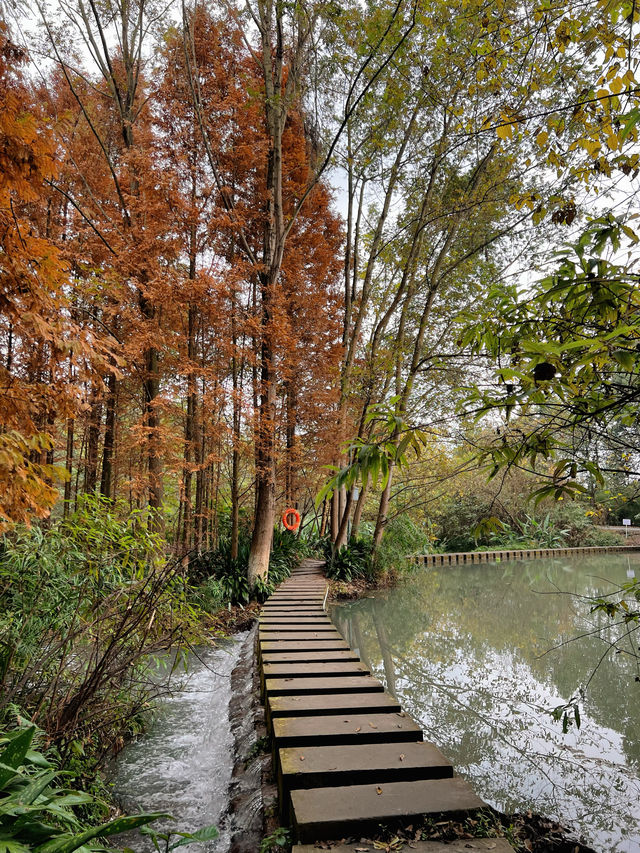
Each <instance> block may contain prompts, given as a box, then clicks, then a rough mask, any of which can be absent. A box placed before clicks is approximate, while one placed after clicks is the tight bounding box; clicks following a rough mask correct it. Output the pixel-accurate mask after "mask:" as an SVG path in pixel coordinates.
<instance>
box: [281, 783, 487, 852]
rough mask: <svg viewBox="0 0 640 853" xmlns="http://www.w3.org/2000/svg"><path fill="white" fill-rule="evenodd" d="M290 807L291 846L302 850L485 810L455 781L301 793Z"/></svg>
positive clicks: (468, 789)
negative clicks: (319, 843) (302, 845)
mask: <svg viewBox="0 0 640 853" xmlns="http://www.w3.org/2000/svg"><path fill="white" fill-rule="evenodd" d="M291 804H292V811H293V815H292V816H293V834H294V837H295V840H296V841H299V842H302V843H305V844H309V843H313V842H315V841H326V840H328V839H331V838H336V839H340V838H345V837H346V836H352V835H363V834H365V833H369V832H379V831H380V825H381V824H382V825H386V826H388V827H389V828H391V827H393V826H398V825H399V824H400V825H401V824H406V823H410V822H412V821H415V820H419V819H421V818H422V817H423V816H424V815H438V816H440V815H442V817H443V818H449V817H453V816H456V817H457V816H463V815H465V814H468V813H469V812H472V811H475V810H477V809H481V808H482V807H483V806H484V805H485V803H483V802H482V800H481V799H480V798H479V797H477V796H476V795H475V794H474V793H473V790H472V789H471V786H470V785H469V784H468V783H467V782H465V781H464V780H463V779H460V778H459V777H454V778H453V779H436V780H417V781H414V782H386V783H385V784H384V785H375V784H370V785H350V786H346V787H345V786H339V787H335V788H314V789H310V790H303V789H299V790H294V791H292V792H291Z"/></svg>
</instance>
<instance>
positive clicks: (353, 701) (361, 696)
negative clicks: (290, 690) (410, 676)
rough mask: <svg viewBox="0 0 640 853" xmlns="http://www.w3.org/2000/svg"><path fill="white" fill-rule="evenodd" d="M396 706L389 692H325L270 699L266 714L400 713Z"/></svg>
mask: <svg viewBox="0 0 640 853" xmlns="http://www.w3.org/2000/svg"><path fill="white" fill-rule="evenodd" d="M400 710H401V709H400V705H399V703H398V702H397V701H396V700H395V699H394V698H393V697H392V696H390V695H389V694H388V693H337V694H336V695H335V696H332V695H331V694H326V693H319V694H313V693H312V694H309V695H306V696H304V695H303V696H270V697H269V700H268V703H267V714H268V715H269V716H271V717H304V716H311V717H313V716H319V715H327V714H338V715H342V716H344V715H345V714H349V713H352V714H353V713H371V714H386V713H393V714H398V713H400Z"/></svg>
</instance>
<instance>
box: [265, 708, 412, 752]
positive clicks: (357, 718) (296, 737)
mask: <svg viewBox="0 0 640 853" xmlns="http://www.w3.org/2000/svg"><path fill="white" fill-rule="evenodd" d="M271 725H272V730H273V737H274V740H275V746H276V749H283V748H284V747H286V746H294V747H304V746H336V745H338V744H350V743H351V744H361V743H363V744H366V743H368V744H372V743H406V742H407V741H421V740H422V729H421V728H420V726H417V725H416V724H415V723H414V722H413V720H412V719H411V717H408V716H406V715H404V716H401V715H400V714H349V716H348V717H347V716H345V715H344V714H342V715H337V714H329V715H322V716H315V717H312V716H308V717H274V718H273V719H272V721H271Z"/></svg>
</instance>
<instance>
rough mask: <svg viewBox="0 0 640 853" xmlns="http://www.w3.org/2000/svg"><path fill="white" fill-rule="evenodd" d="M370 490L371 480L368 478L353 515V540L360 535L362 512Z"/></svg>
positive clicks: (363, 485) (361, 490)
mask: <svg viewBox="0 0 640 853" xmlns="http://www.w3.org/2000/svg"><path fill="white" fill-rule="evenodd" d="M368 489H369V480H368V478H367V482H366V483H363V484H362V488H361V489H360V494H359V495H358V500H357V501H356V508H355V511H354V513H353V524H352V525H351V536H352V537H353V538H355V537H356V536H357V535H358V530H359V529H360V519H361V518H362V510H363V509H364V502H365V499H366V497H367V491H368Z"/></svg>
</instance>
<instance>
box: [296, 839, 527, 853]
mask: <svg viewBox="0 0 640 853" xmlns="http://www.w3.org/2000/svg"><path fill="white" fill-rule="evenodd" d="M318 849H319V848H318V847H316V846H315V844H294V846H293V848H292V850H291V853H318ZM402 850H403V851H404V853H409V850H411V853H414V851H415V853H513V847H512V846H511V845H510V844H509V842H508V841H507V839H506V838H460V839H458V840H457V841H448V842H447V843H446V844H443V843H442V842H440V841H412V842H411V846H410V847H403V848H402ZM379 851H380V848H379V847H375V846H374V842H373V841H367V840H366V839H362V840H360V841H354V842H353V844H338V845H337V846H334V845H332V846H331V853H379Z"/></svg>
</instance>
